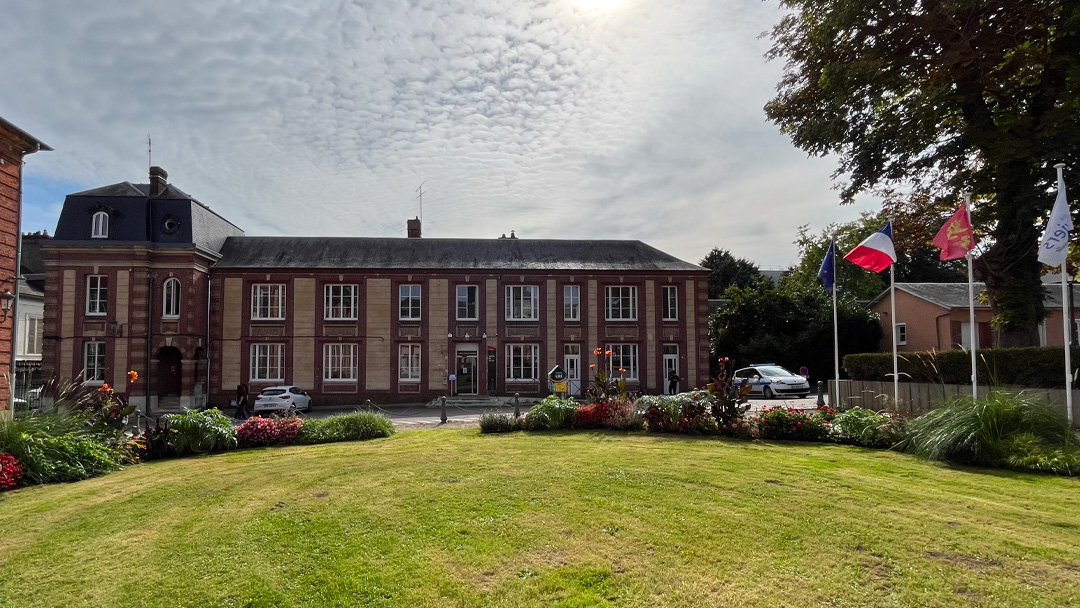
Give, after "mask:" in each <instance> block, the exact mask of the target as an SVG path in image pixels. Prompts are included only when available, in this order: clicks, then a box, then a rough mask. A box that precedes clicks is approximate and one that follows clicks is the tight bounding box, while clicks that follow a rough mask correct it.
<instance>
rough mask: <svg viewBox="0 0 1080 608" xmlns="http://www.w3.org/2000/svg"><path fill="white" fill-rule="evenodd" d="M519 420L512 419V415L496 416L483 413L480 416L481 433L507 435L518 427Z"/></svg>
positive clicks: (492, 413)
mask: <svg viewBox="0 0 1080 608" xmlns="http://www.w3.org/2000/svg"><path fill="white" fill-rule="evenodd" d="M520 420H522V419H521V418H516V419H515V418H514V416H513V414H498V413H495V412H484V413H483V414H481V415H480V432H481V433H509V432H511V431H516V430H518V429H519V427H520V424H521V423H520V422H519V421H520Z"/></svg>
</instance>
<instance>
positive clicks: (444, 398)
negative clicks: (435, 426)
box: [439, 395, 446, 424]
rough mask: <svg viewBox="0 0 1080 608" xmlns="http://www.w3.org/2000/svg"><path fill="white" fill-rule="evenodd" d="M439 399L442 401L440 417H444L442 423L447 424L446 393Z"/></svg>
mask: <svg viewBox="0 0 1080 608" xmlns="http://www.w3.org/2000/svg"><path fill="white" fill-rule="evenodd" d="M439 401H441V402H442V415H441V417H440V418H441V419H442V423H443V424H446V395H443V396H442V397H440V398H439Z"/></svg>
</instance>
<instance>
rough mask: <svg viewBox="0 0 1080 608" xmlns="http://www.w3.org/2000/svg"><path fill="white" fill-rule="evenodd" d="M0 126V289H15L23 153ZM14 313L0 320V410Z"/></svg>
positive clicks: (7, 388) (7, 392)
mask: <svg viewBox="0 0 1080 608" xmlns="http://www.w3.org/2000/svg"><path fill="white" fill-rule="evenodd" d="M20 149H21V148H20V147H19V146H18V145H17V144H16V142H14V141H12V140H11V139H10V136H8V135H7V134H6V133H5V132H4V131H3V128H2V127H0V292H4V291H7V290H11V291H12V292H14V291H15V290H16V287H15V282H14V277H15V275H16V268H15V249H16V243H17V242H18V235H19V196H20V192H21V189H22V157H23V155H22V153H21V152H19V150H20ZM14 322H15V320H14V314H9V315H8V316H7V318H5V319H4V320H3V322H0V411H3V410H6V409H7V407H8V401H9V399H10V397H11V382H10V381H11V356H12V346H13V343H12V340H11V335H12V328H13V326H14Z"/></svg>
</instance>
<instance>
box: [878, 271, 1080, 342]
mask: <svg viewBox="0 0 1080 608" xmlns="http://www.w3.org/2000/svg"><path fill="white" fill-rule="evenodd" d="M974 287H975V331H974V332H972V330H971V318H970V311H969V309H968V286H967V283H897V284H896V334H897V335H896V339H897V343H896V349H897V351H900V352H914V351H928V350H950V349H954V348H965V349H970V348H971V346H972V334H973V333H974V337H975V346H976V347H978V348H992V347H994V346H996V344H995V342H994V332H993V329H992V328H991V325H990V319H991V318H992V317H993V313H992V311H991V310H990V305H989V304H986V303H985V301H986V298H985V295H984V294H983V292H984V291H985V289H986V285H985V284H984V283H975V285H974ZM1071 289H1072V301H1071V302H1069V303H1067V306H1068V307H1070V308H1072V311H1073V312H1072V314H1071V319H1072V325H1073V328H1072V329H1073V342H1074V343H1076V342H1077V336H1078V333H1080V321H1078V313H1080V309H1078V308H1077V305H1078V304H1080V290H1077V288H1076V286H1075V285H1072V286H1071ZM1043 291H1044V293H1045V295H1044V298H1043V306H1045V307H1046V313H1047V316H1046V318H1045V319H1044V320H1043V321H1042V322H1041V323H1039V346H1058V347H1060V346H1062V345H1063V344H1064V343H1065V332H1064V330H1063V328H1062V325H1061V324H1062V318H1063V315H1062V310H1063V308H1062V298H1061V289H1060V286H1059V285H1053V284H1048V285H1044V286H1043ZM870 309H871V310H873V311H874V312H875V313H877V314H878V315H880V317H881V324H882V326H883V327H885V339H884V340H883V341H882V344H881V349H882V352H892V342H891V341H890V336H889V333H890V332H889V329H888V328H889V327H890V326H891V318H890V313H891V303H890V298H889V291H888V290H886V291H885V292H883V293H881V294H880V295H878V297H876V298H874V299H873V300H872V301H871V302H870Z"/></svg>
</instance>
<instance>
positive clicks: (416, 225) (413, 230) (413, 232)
mask: <svg viewBox="0 0 1080 608" xmlns="http://www.w3.org/2000/svg"><path fill="white" fill-rule="evenodd" d="M406 224H408V227H409V238H410V239H418V238H420V218H419V217H416V218H413V219H411V220H409V221H408V222H406Z"/></svg>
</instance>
